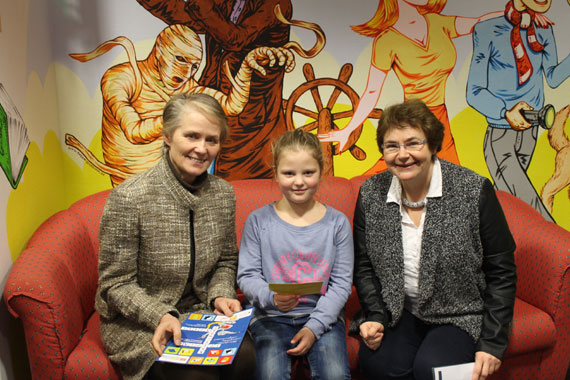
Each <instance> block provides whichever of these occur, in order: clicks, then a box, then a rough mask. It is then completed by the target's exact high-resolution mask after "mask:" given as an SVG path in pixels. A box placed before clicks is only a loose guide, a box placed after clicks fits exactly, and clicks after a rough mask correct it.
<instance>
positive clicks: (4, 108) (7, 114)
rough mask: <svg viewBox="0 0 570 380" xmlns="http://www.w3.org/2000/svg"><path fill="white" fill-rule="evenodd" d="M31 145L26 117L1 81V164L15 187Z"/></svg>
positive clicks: (18, 181)
mask: <svg viewBox="0 0 570 380" xmlns="http://www.w3.org/2000/svg"><path fill="white" fill-rule="evenodd" d="M29 146H30V139H29V137H28V131H27V129H26V125H25V124H24V118H23V117H22V115H20V112H19V111H18V109H17V108H16V105H15V104H14V102H13V101H12V99H11V98H10V96H9V95H8V92H6V89H5V88H4V85H3V84H2V83H0V166H1V167H2V170H3V171H4V174H6V178H7V179H8V182H10V185H11V186H12V188H13V189H15V188H17V187H18V184H19V183H20V180H21V179H22V174H24V169H25V168H26V165H27V163H28V157H27V156H26V152H27V150H28V147H29Z"/></svg>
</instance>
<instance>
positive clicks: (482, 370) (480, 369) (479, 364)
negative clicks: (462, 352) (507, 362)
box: [471, 351, 501, 380]
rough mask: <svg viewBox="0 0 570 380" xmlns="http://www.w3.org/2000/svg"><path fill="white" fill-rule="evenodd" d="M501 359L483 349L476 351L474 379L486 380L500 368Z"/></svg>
mask: <svg viewBox="0 0 570 380" xmlns="http://www.w3.org/2000/svg"><path fill="white" fill-rule="evenodd" d="M499 367H501V361H500V360H499V359H497V358H496V357H494V356H493V355H491V354H488V353H486V352H483V351H477V352H476V353H475V366H474V367H473V376H472V377H471V379H472V380H485V379H486V378H487V376H491V375H492V374H494V373H495V372H497V371H498V370H499Z"/></svg>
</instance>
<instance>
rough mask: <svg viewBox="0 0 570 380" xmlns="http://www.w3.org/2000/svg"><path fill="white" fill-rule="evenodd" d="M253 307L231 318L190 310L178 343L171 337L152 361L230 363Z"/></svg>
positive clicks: (199, 363)
mask: <svg viewBox="0 0 570 380" xmlns="http://www.w3.org/2000/svg"><path fill="white" fill-rule="evenodd" d="M252 314H253V308H249V309H245V310H242V311H240V312H237V313H234V315H232V316H231V317H226V316H225V315H216V314H201V313H191V314H190V315H188V318H186V320H184V322H183V323H182V342H181V344H180V346H176V345H175V344H174V342H173V341H172V340H171V341H170V342H168V344H167V346H166V347H165V349H164V351H163V352H162V355H161V356H159V357H158V358H157V359H156V360H159V361H163V362H170V363H178V364H193V365H227V364H232V362H233V360H234V357H235V355H236V354H237V351H238V349H239V346H240V344H241V341H242V340H243V337H244V336H245V333H246V331H247V326H249V321H250V320H251V316H252Z"/></svg>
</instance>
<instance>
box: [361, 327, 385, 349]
mask: <svg viewBox="0 0 570 380" xmlns="http://www.w3.org/2000/svg"><path fill="white" fill-rule="evenodd" d="M360 336H361V337H362V341H363V342H364V344H366V347H368V348H370V349H371V350H373V351H374V350H377V349H378V347H380V343H382V338H383V337H384V325H383V324H382V323H380V322H364V323H363V324H361V325H360Z"/></svg>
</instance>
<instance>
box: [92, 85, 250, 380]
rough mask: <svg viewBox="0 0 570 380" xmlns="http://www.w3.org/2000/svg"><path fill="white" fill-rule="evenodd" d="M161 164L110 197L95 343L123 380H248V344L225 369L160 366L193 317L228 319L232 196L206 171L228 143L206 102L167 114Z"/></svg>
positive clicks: (189, 102)
mask: <svg viewBox="0 0 570 380" xmlns="http://www.w3.org/2000/svg"><path fill="white" fill-rule="evenodd" d="M163 119H164V128H163V137H164V155H163V157H162V159H161V160H160V161H159V163H158V164H157V165H156V166H155V167H153V168H151V169H149V170H147V171H145V172H143V173H141V174H138V175H135V176H133V177H131V178H129V179H127V180H126V181H125V182H123V183H121V184H120V185H119V186H117V187H116V188H114V189H113V190H112V191H111V193H110V194H109V198H108V200H107V204H106V205H105V209H104V212H103V217H102V219H101V226H100V234H99V237H100V251H99V288H98V291H97V297H96V308H97V310H98V311H99V313H100V314H101V327H100V330H101V338H102V340H103V343H104V345H105V348H106V350H107V352H108V354H109V358H110V359H111V361H112V362H113V363H114V364H115V365H117V367H118V368H119V370H120V372H121V375H122V376H123V378H124V379H125V380H138V379H142V378H145V379H149V380H150V379H166V378H171V379H190V378H195V377H196V378H200V379H220V378H225V379H234V378H246V377H248V376H249V375H250V374H252V373H253V370H254V369H255V350H254V348H253V344H252V342H251V338H249V336H246V338H245V339H244V341H243V342H242V344H241V347H240V349H239V351H238V353H237V356H236V359H235V360H234V363H233V364H231V365H229V366H215V367H208V366H193V365H179V364H172V363H164V362H157V361H155V360H156V357H157V356H158V355H159V354H161V353H162V350H163V349H164V347H165V345H166V343H167V342H168V340H169V339H171V338H173V339H174V342H175V343H176V344H180V337H181V321H183V320H184V319H185V317H186V316H187V315H188V313H190V312H208V313H211V312H215V313H218V314H225V315H227V316H230V315H232V314H233V313H234V312H236V311H239V310H241V304H240V302H239V301H238V300H237V299H236V291H235V289H236V269H237V252H238V249H237V244H236V235H235V196H234V193H233V188H232V186H231V185H230V184H229V183H227V182H226V181H224V180H222V179H220V178H217V177H215V176H212V175H210V174H208V172H207V169H208V167H209V166H210V164H211V162H212V161H213V160H214V158H215V157H216V155H217V154H218V152H219V151H220V145H221V143H222V142H223V140H224V139H225V138H226V136H227V135H228V127H227V119H226V116H225V115H224V112H223V110H222V108H221V106H220V105H219V104H218V102H217V101H216V100H215V99H214V98H212V97H211V96H209V95H205V94H192V95H178V96H174V97H173V98H172V99H170V101H169V102H168V103H167V104H166V106H165V109H164V113H163Z"/></svg>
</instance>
